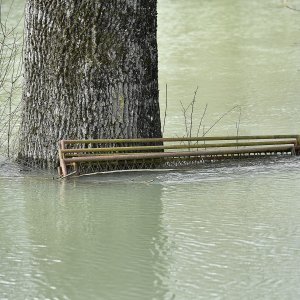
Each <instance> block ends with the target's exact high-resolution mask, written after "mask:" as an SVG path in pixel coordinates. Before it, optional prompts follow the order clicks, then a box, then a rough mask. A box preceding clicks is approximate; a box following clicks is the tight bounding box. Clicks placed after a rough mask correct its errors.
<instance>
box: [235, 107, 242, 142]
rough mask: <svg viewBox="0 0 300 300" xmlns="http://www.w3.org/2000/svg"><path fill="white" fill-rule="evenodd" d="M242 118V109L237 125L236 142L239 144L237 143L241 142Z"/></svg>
mask: <svg viewBox="0 0 300 300" xmlns="http://www.w3.org/2000/svg"><path fill="white" fill-rule="evenodd" d="M241 117H242V108H241V107H240V112H239V119H238V122H237V123H236V142H237V143H238V141H239V133H240V124H241ZM237 148H238V146H237Z"/></svg>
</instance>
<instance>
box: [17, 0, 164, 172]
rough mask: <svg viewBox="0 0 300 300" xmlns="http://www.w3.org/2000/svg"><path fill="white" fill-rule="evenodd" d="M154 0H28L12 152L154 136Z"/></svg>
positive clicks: (50, 152)
mask: <svg viewBox="0 0 300 300" xmlns="http://www.w3.org/2000/svg"><path fill="white" fill-rule="evenodd" d="M156 2H157V1H156V0H119V1H113V0H111V1H101V0H97V1H95V0H85V1H83V0H81V1H74V0H49V1H45V0H28V1H27V7H26V32H25V37H26V47H25V85H24V92H23V115H22V124H21V133H20V152H19V158H20V159H22V160H25V161H31V162H34V163H37V164H38V165H40V166H42V167H47V166H50V167H52V166H53V165H54V164H55V163H56V161H57V142H58V141H59V140H60V139H90V138H133V137H160V136H161V125H160V115H159V103H158V80H157V77H158V75H157V73H158V70H157V40H156V29H157V6H156Z"/></svg>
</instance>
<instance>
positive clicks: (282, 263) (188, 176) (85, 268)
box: [0, 0, 300, 300]
mask: <svg viewBox="0 0 300 300" xmlns="http://www.w3.org/2000/svg"><path fill="white" fill-rule="evenodd" d="M7 2H8V1H4V5H5V4H6V3H7ZM158 2H159V49H160V50H159V51H160V52H159V59H160V61H159V63H160V73H159V74H160V87H161V102H162V112H164V95H165V91H164V84H165V83H168V111H167V119H166V128H165V133H166V134H167V135H175V134H179V135H180V134H184V133H185V126H184V118H183V115H182V111H181V105H180V101H182V103H183V105H184V106H186V105H188V103H189V102H190V101H191V100H192V98H193V94H194V91H195V89H196V87H197V86H198V87H199V88H198V92H197V100H196V104H195V115H194V116H193V118H194V124H197V120H199V117H200V118H201V116H202V113H203V109H204V107H205V105H206V103H208V109H207V113H206V115H205V118H204V122H203V124H204V126H205V127H204V131H205V130H207V129H208V128H209V127H210V126H211V125H212V124H213V123H214V121H215V120H217V119H218V118H220V116H221V115H222V114H224V112H226V111H228V110H230V109H231V108H232V107H234V106H235V105H239V107H241V111H242V112H241V114H240V112H239V111H240V110H239V109H238V110H236V111H233V112H232V113H230V114H228V115H227V116H226V117H225V118H224V119H222V120H221V122H220V123H218V124H217V125H216V127H214V128H213V130H212V131H211V134H235V132H236V130H237V129H236V127H237V123H239V130H240V132H241V133H243V134H260V133H261V134H265V133H274V134H277V133H300V132H299V131H300V126H299V125H300V118H299V113H300V104H299V95H300V82H299V81H300V73H299V69H300V53H299V52H300V25H299V24H300V22H299V18H300V12H299V13H298V12H296V11H293V10H290V9H287V8H284V7H283V5H282V1H277V0H273V1H272V0H269V1H259V0H253V1H248V0H239V1H238V0H228V1H223V0H214V1H199V0H188V1H179V0H162V1H158ZM15 3H16V4H19V14H21V13H22V9H21V7H22V5H21V4H22V1H15ZM288 3H289V5H291V6H293V7H295V8H297V5H298V8H299V9H300V2H299V1H288ZM16 12H18V11H17V10H15V11H14V13H16ZM239 119H240V122H239V121H238V120H239ZM203 124H202V125H203ZM194 126H196V125H194ZM194 129H197V127H195V128H194ZM201 130H203V128H201ZM299 169H300V160H299V159H298V158H275V159H267V160H262V159H260V160H256V161H251V160H249V161H235V162H232V163H222V164H215V165H206V166H203V167H200V168H198V169H190V170H180V171H153V172H150V171H149V172H136V173H133V172H131V173H122V174H120V173H115V174H107V175H103V176H98V177H95V176H93V177H83V178H80V179H70V180H66V181H59V180H57V179H55V178H53V177H52V175H51V174H45V173H43V172H40V173H33V172H26V171H23V170H20V169H19V167H18V166H16V165H14V164H12V163H9V162H7V161H6V160H3V159H0V299H1V300H3V299H9V300H11V299H12V300H18V299H20V300H22V299H105V300H106V299H113V300H114V299H122V300H123V299H124V300H127V299H128V300H132V299H158V300H160V299H163V300H171V299H172V300H173V299H180V300H186V299H187V300H189V299H230V300H231V299H280V300H281V299H287V300H290V299H299V298H300V223H299V220H300V196H299V195H300V172H299Z"/></svg>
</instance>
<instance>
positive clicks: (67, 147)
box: [59, 135, 300, 177]
mask: <svg viewBox="0 0 300 300" xmlns="http://www.w3.org/2000/svg"><path fill="white" fill-rule="evenodd" d="M299 152H300V135H256V136H216V137H182V138H134V139H92V140H61V141H60V142H59V160H60V167H59V174H60V176H62V177H67V176H70V175H73V174H79V173H81V171H80V166H82V165H84V164H89V165H90V166H92V164H93V163H94V169H96V167H95V165H96V164H98V166H100V165H101V170H105V168H106V169H108V170H110V169H112V166H114V168H118V169H127V168H129V167H130V168H132V167H136V168H145V167H146V168H147V167H148V168H149V167H150V168H153V167H155V166H158V165H159V166H161V165H163V164H166V163H170V162H173V163H177V164H178V162H180V161H190V162H191V161H192V160H194V161H199V160H200V161H205V160H216V159H222V158H240V157H253V156H255V155H260V156H270V155H278V154H288V155H297V154H299Z"/></svg>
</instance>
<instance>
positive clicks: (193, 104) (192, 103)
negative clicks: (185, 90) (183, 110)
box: [189, 86, 199, 137]
mask: <svg viewBox="0 0 300 300" xmlns="http://www.w3.org/2000/svg"><path fill="white" fill-rule="evenodd" d="M198 88H199V87H198V86H197V88H196V90H195V93H194V98H193V100H192V102H191V105H192V109H191V123H190V135H189V137H192V130H193V114H194V106H195V102H196V96H197V92H198Z"/></svg>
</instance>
